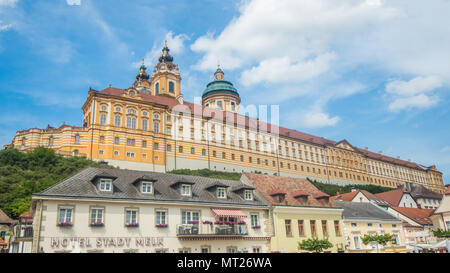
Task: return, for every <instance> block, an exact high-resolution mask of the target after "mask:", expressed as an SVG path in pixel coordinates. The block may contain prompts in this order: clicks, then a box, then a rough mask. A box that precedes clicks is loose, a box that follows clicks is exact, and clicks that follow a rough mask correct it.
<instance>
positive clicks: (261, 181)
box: [243, 173, 334, 207]
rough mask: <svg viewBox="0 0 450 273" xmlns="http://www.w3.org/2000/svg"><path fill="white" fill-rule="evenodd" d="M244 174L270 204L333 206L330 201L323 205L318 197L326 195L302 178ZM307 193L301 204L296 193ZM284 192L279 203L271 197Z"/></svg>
mask: <svg viewBox="0 0 450 273" xmlns="http://www.w3.org/2000/svg"><path fill="white" fill-rule="evenodd" d="M243 176H245V177H246V178H247V179H248V180H249V181H250V182H251V183H252V184H253V186H255V188H256V189H257V190H258V191H259V192H261V194H262V196H263V197H264V198H265V199H266V201H267V202H268V203H270V204H271V205H283V206H284V205H286V206H310V207H334V205H333V204H332V203H331V202H330V203H329V205H323V204H322V202H320V201H319V200H317V198H315V196H317V197H318V198H320V197H323V196H324V195H325V196H328V195H327V194H326V193H323V192H321V191H320V190H319V189H317V188H316V187H315V186H314V185H313V184H311V183H310V182H309V181H308V180H306V179H304V178H294V177H287V176H272V175H265V174H254V173H244V174H243ZM299 191H301V193H302V194H307V196H308V203H307V204H302V203H301V201H300V200H298V199H296V198H295V197H298V196H299V195H298V193H299ZM280 193H282V194H285V197H284V202H283V203H279V202H277V199H275V198H273V195H274V194H280Z"/></svg>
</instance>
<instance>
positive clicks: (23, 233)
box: [9, 212, 33, 253]
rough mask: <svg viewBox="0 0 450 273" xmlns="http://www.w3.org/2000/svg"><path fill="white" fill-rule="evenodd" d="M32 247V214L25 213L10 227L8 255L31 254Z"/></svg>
mask: <svg viewBox="0 0 450 273" xmlns="http://www.w3.org/2000/svg"><path fill="white" fill-rule="evenodd" d="M32 245H33V214H32V212H26V213H23V214H21V215H20V216H19V221H18V222H14V224H13V226H12V235H11V237H10V247H9V253H31V250H32Z"/></svg>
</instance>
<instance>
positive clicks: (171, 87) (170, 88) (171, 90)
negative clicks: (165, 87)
mask: <svg viewBox="0 0 450 273" xmlns="http://www.w3.org/2000/svg"><path fill="white" fill-rule="evenodd" d="M169 92H170V93H175V84H174V83H173V82H169Z"/></svg>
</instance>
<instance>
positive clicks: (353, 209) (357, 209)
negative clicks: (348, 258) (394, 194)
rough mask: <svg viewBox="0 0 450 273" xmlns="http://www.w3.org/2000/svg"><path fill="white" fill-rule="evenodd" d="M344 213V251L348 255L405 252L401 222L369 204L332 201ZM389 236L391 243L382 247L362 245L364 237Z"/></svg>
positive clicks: (384, 210) (382, 209) (383, 210)
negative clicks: (391, 237) (391, 238)
mask: <svg viewBox="0 0 450 273" xmlns="http://www.w3.org/2000/svg"><path fill="white" fill-rule="evenodd" d="M334 203H335V204H336V206H339V207H342V208H343V209H344V212H343V213H342V218H343V222H344V235H345V238H346V245H345V246H346V251H347V252H349V253H376V252H380V253H392V252H394V253H397V252H406V246H405V235H404V232H403V227H402V220H401V219H399V218H397V217H395V216H394V215H392V214H391V213H389V212H388V211H387V210H386V209H384V208H381V207H379V206H377V205H375V204H373V203H370V202H345V201H334ZM383 234H391V235H392V236H393V237H394V242H393V243H388V244H387V245H386V246H382V245H376V244H374V245H364V243H363V241H362V238H363V237H364V236H365V235H383Z"/></svg>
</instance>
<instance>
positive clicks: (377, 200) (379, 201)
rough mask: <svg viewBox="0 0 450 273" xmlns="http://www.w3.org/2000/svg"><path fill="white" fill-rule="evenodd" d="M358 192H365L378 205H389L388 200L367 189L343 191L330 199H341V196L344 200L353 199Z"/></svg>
mask: <svg viewBox="0 0 450 273" xmlns="http://www.w3.org/2000/svg"><path fill="white" fill-rule="evenodd" d="M358 193H361V194H363V195H364V196H365V197H366V198H367V199H369V200H370V201H373V202H374V203H375V204H377V205H378V206H389V203H388V202H387V201H385V200H383V199H381V198H379V197H377V196H376V195H375V194H373V193H370V192H368V191H366V190H356V191H353V192H348V193H341V194H339V195H335V196H332V197H331V198H330V200H332V201H334V200H339V199H338V197H339V196H340V197H341V200H342V201H353V199H354V198H355V196H356V195H357V194H358Z"/></svg>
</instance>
